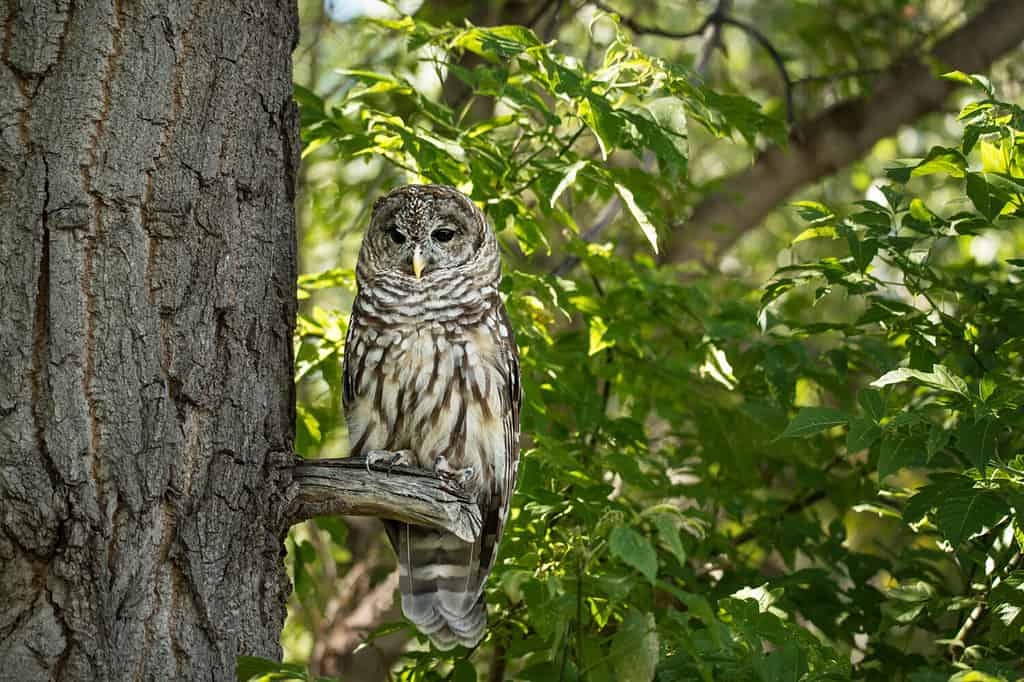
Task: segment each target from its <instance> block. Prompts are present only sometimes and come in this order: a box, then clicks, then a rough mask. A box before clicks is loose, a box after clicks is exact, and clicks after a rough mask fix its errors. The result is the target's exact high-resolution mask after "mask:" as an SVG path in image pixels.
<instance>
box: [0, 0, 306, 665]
mask: <svg viewBox="0 0 1024 682" xmlns="http://www.w3.org/2000/svg"><path fill="white" fill-rule="evenodd" d="M295 12H296V8H295V6H294V2H272V1H270V0H263V1H261V0H245V1H243V2H239V3H237V4H235V3H216V2H201V1H197V2H188V1H179V0H90V1H89V2H81V1H78V2H74V1H72V0H52V1H48V2H40V1H39V0H21V1H19V0H12V2H4V3H2V5H0V26H2V60H0V62H2V64H0V231H2V232H0V235H2V236H0V263H2V269H0V304H2V305H0V309H2V318H0V661H2V662H3V664H2V667H0V678H3V679H18V680H129V679H131V680H168V679H176V680H191V679H203V680H211V679H212V680H227V679H231V678H232V677H233V670H234V665H235V658H236V656H237V655H238V654H252V655H261V656H269V657H273V656H275V655H277V654H278V653H279V651H280V650H279V645H278V637H279V633H280V628H281V625H282V623H283V620H284V615H285V610H284V604H285V599H286V597H287V594H288V592H289V590H290V586H289V584H288V581H287V578H286V575H285V572H284V569H283V565H282V561H281V553H282V541H281V540H282V533H283V530H284V526H283V523H282V518H283V514H284V510H285V508H286V506H287V504H288V501H289V500H288V496H289V494H290V493H289V491H290V487H289V484H290V469H289V465H290V462H291V455H290V451H291V449H292V448H291V445H292V432H293V424H294V416H293V409H294V401H293V396H292V393H291V391H292V389H291V387H292V385H293V382H292V326H293V321H294V317H295V311H294V306H295V302H294V286H293V285H294V281H295V274H296V264H295V263H296V261H295V232H294V227H295V226H294V215H293V196H294V183H295V173H296V165H297V163H298V134H297V116H296V111H295V108H294V105H293V103H292V98H291V93H292V85H291V65H290V54H291V51H292V48H293V46H294V43H295V40H296V16H295Z"/></svg>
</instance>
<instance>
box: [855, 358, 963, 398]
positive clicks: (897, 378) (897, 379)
mask: <svg viewBox="0 0 1024 682" xmlns="http://www.w3.org/2000/svg"><path fill="white" fill-rule="evenodd" d="M904 381H917V382H920V383H922V384H924V385H925V386H930V387H932V388H936V389H939V390H940V391H948V392H950V393H957V394H959V395H962V396H963V397H965V398H970V394H969V393H968V392H967V382H965V381H964V380H963V379H961V378H960V377H958V376H957V375H955V374H953V373H952V372H951V371H950V370H949V369H948V368H946V367H944V366H942V365H933V366H932V371H931V372H922V371H920V370H916V369H907V368H905V367H901V368H900V369H896V370H893V371H891V372H886V373H885V374H883V375H882V376H880V377H879V378H877V379H875V380H874V381H872V382H871V385H872V386H874V387H875V388H883V387H885V386H889V385H891V384H899V383H902V382H904Z"/></svg>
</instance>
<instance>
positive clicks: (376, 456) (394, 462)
mask: <svg viewBox="0 0 1024 682" xmlns="http://www.w3.org/2000/svg"><path fill="white" fill-rule="evenodd" d="M415 465H416V457H415V456H414V455H413V454H412V450H394V451H391V450H370V451H369V452H367V453H366V471H367V472H369V471H370V467H378V468H384V467H387V470H388V473H389V474H390V473H391V470H392V469H394V468H395V467H397V466H406V467H408V466H415Z"/></svg>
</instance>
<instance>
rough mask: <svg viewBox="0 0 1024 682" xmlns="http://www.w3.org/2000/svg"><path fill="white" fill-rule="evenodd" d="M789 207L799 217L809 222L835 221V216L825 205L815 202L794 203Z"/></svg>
mask: <svg viewBox="0 0 1024 682" xmlns="http://www.w3.org/2000/svg"><path fill="white" fill-rule="evenodd" d="M791 206H793V208H795V209H796V212H797V213H799V214H800V217H801V218H803V219H804V220H807V221H810V222H823V221H829V220H835V217H836V214H835V213H834V212H833V211H832V209H830V208H829V207H828V206H826V205H825V204H822V203H819V202H817V201H794V202H793V203H792V204H791Z"/></svg>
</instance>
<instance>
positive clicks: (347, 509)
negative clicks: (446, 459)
mask: <svg viewBox="0 0 1024 682" xmlns="http://www.w3.org/2000/svg"><path fill="white" fill-rule="evenodd" d="M292 480H293V482H294V483H295V485H296V486H297V490H296V492H295V497H294V498H293V500H292V502H291V505H290V506H289V509H288V512H287V514H286V522H287V523H288V525H292V524H295V523H298V522H300V521H303V520H305V519H309V518H312V517H314V516H332V515H341V514H348V515H352V516H376V517H379V518H384V519H393V520H395V521H404V522H405V523H412V524H416V525H420V526H431V527H434V528H440V529H443V530H446V531H448V532H450V533H454V534H455V535H457V536H458V537H460V538H462V539H463V540H466V541H472V540H474V539H475V538H477V537H478V536H479V534H480V529H481V525H482V521H481V518H480V510H479V508H478V507H477V505H475V504H474V503H473V502H472V501H471V500H470V499H469V498H468V497H467V496H465V495H464V494H462V492H460V491H459V490H457V489H455V488H453V487H451V485H450V484H449V483H448V482H447V481H445V480H444V479H441V478H439V477H438V476H437V475H436V474H435V473H434V472H432V471H427V470H425V469H418V468H414V467H405V466H396V467H394V468H393V469H391V470H390V471H389V470H388V469H387V468H386V467H385V468H383V469H375V470H374V471H368V470H367V468H366V461H365V460H363V459H356V458H347V459H317V460H301V459H300V460H296V461H295V463H294V465H293V468H292Z"/></svg>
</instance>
